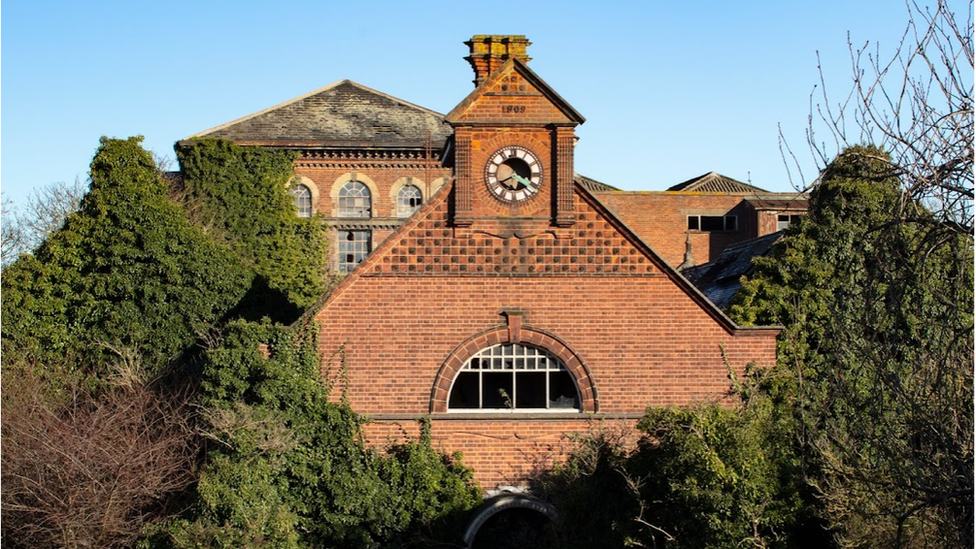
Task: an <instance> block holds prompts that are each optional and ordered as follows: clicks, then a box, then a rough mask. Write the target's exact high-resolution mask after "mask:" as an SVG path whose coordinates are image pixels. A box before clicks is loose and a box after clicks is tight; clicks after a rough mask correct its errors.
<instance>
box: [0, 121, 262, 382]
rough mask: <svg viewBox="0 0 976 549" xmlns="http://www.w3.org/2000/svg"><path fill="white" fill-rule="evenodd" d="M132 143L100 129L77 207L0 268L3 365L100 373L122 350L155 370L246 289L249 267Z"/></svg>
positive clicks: (187, 345) (217, 318)
mask: <svg viewBox="0 0 976 549" xmlns="http://www.w3.org/2000/svg"><path fill="white" fill-rule="evenodd" d="M141 140H142V138H141V137H132V138H129V139H108V138H104V137H103V138H102V140H101V144H100V146H99V148H98V151H97V153H96V154H95V157H94V159H93V160H92V163H91V174H90V177H91V188H90V190H89V192H88V193H87V194H86V195H85V197H84V199H83V200H82V202H81V205H80V208H79V209H78V211H77V212H74V213H72V214H70V215H69V216H68V217H67V219H66V220H65V222H64V225H63V227H62V228H61V229H60V230H57V231H55V232H54V233H52V234H51V235H50V237H49V238H48V239H47V240H46V241H45V242H44V243H43V244H42V245H41V246H40V247H39V248H38V249H37V250H36V251H35V252H34V254H33V255H24V256H22V257H21V258H20V259H18V260H17V261H16V262H14V263H13V264H12V265H10V266H9V267H7V268H6V269H4V272H3V280H2V310H3V325H2V338H3V352H4V355H5V356H4V365H5V366H6V365H8V364H12V363H15V362H17V363H21V364H23V363H27V364H35V365H37V366H39V367H40V370H44V368H45V366H52V367H53V365H56V364H70V365H72V367H75V366H76V365H79V364H81V365H83V366H82V368H83V369H84V368H88V369H93V370H97V369H98V367H99V365H100V364H105V363H107V362H109V360H108V358H107V357H109V356H112V355H113V354H114V353H115V352H118V351H121V350H125V351H126V352H131V351H135V352H137V353H138V354H140V355H141V361H140V363H141V364H142V365H144V366H145V367H146V368H147V369H148V371H149V373H151V374H155V373H158V372H160V371H161V370H162V369H164V368H165V367H166V366H167V365H168V364H169V363H170V361H172V360H173V359H174V358H176V357H178V356H180V355H181V354H182V353H183V352H185V351H186V350H187V349H189V348H190V347H192V346H193V344H194V342H195V341H196V340H197V338H198V337H199V336H200V335H201V334H205V333H206V332H207V331H208V330H210V329H211V327H212V326H214V325H215V324H216V323H218V321H220V320H222V319H223V317H224V315H225V314H227V312H228V311H229V310H231V308H233V307H234V306H235V305H236V304H237V303H238V301H240V299H241V297H242V296H243V295H244V293H245V292H246V291H247V289H248V287H249V286H250V280H251V277H252V275H251V274H250V273H249V272H248V271H247V270H246V269H245V268H244V267H243V266H242V265H241V263H240V261H239V260H238V259H237V258H236V257H235V256H234V254H233V253H232V252H231V251H230V250H228V249H227V248H225V247H223V246H221V245H219V244H216V243H214V242H213V241H212V240H211V239H210V238H208V237H207V235H205V234H203V233H202V232H201V231H200V230H199V229H198V228H196V227H194V226H192V225H191V224H190V222H189V221H188V219H187V216H186V214H185V212H184V211H183V210H182V209H181V208H180V206H178V205H177V204H175V203H174V202H172V201H171V200H170V199H169V198H168V186H167V185H166V184H165V183H164V182H163V180H162V178H161V177H160V172H159V171H158V169H157V168H156V165H155V163H154V161H153V158H152V156H151V155H150V154H149V153H148V152H146V151H145V150H144V149H143V148H142V147H141V146H140V142H141ZM8 353H9V354H8ZM71 357H77V358H79V360H72V359H71ZM21 359H22V360H23V361H25V362H19V360H21ZM61 373H62V374H63V373H64V372H61ZM54 377H56V376H54Z"/></svg>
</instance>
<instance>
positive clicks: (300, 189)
mask: <svg viewBox="0 0 976 549" xmlns="http://www.w3.org/2000/svg"><path fill="white" fill-rule="evenodd" d="M289 192H290V193H291V196H292V201H291V203H292V204H294V205H295V209H296V210H297V211H298V217H312V190H311V189H309V188H308V187H307V186H305V185H302V184H301V183H298V184H296V185H293V186H292V187H291V189H289Z"/></svg>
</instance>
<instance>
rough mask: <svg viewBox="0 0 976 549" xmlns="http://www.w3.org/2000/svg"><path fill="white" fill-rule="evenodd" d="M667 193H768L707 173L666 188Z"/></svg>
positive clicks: (713, 173)
mask: <svg viewBox="0 0 976 549" xmlns="http://www.w3.org/2000/svg"><path fill="white" fill-rule="evenodd" d="M668 190H669V191H686V192H692V191H693V192H703V193H746V194H753V193H759V194H769V191H766V190H764V189H760V188H759V187H753V186H752V185H748V184H746V183H743V182H741V181H736V180H735V179H732V178H731V177H726V176H724V175H722V174H720V173H715V172H708V173H706V174H705V175H700V176H698V177H694V178H692V179H689V180H688V181H685V182H683V183H678V184H677V185H675V186H673V187H669V188H668Z"/></svg>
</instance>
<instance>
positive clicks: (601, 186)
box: [573, 174, 620, 192]
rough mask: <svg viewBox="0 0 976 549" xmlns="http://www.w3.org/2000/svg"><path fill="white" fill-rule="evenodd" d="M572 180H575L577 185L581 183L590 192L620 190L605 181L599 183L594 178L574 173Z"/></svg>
mask: <svg viewBox="0 0 976 549" xmlns="http://www.w3.org/2000/svg"><path fill="white" fill-rule="evenodd" d="M573 181H575V182H576V184H577V185H582V186H583V187H584V188H585V189H586V190H588V191H590V192H611V191H619V190H620V189H618V188H616V187H613V186H611V185H607V184H606V183H601V182H599V181H597V180H596V179H590V178H589V177H586V176H585V175H580V174H574V175H573Z"/></svg>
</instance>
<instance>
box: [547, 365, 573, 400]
mask: <svg viewBox="0 0 976 549" xmlns="http://www.w3.org/2000/svg"><path fill="white" fill-rule="evenodd" d="M579 406H580V404H579V397H578V396H577V394H576V383H574V382H573V376H571V375H570V374H569V372H567V371H565V370H563V371H560V372H551V373H550V374H549V407H550V408H579Z"/></svg>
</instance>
